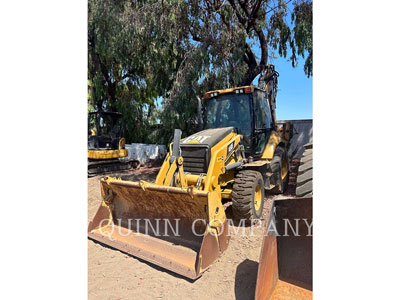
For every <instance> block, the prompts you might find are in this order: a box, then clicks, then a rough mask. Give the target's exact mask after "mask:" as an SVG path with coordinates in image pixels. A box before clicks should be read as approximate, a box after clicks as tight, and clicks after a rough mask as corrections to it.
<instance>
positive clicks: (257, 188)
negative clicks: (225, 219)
mask: <svg viewBox="0 0 400 300" xmlns="http://www.w3.org/2000/svg"><path fill="white" fill-rule="evenodd" d="M263 207H264V180H263V178H262V175H261V173H260V172H257V171H253V170H243V171H239V172H238V173H237V174H236V176H235V181H234V183H233V191H232V209H233V215H234V216H235V217H236V218H238V219H246V220H253V219H259V218H260V217H261V215H262V211H263Z"/></svg>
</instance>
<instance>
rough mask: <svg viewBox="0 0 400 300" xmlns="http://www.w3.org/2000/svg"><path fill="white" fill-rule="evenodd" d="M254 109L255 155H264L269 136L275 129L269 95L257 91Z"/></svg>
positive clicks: (254, 96) (254, 98)
mask: <svg viewBox="0 0 400 300" xmlns="http://www.w3.org/2000/svg"><path fill="white" fill-rule="evenodd" d="M253 107H254V135H253V155H254V156H255V157H257V156H260V155H262V153H263V152H264V149H265V146H266V144H267V142H268V139H269V135H270V134H271V131H272V129H273V126H272V116H271V111H270V109H269V103H268V99H267V93H266V92H264V91H260V90H255V91H254V93H253Z"/></svg>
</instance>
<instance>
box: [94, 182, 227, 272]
mask: <svg viewBox="0 0 400 300" xmlns="http://www.w3.org/2000/svg"><path fill="white" fill-rule="evenodd" d="M101 192H102V197H103V202H102V204H101V205H100V208H99V210H98V211H97V213H96V215H95V217H94V219H93V220H92V221H91V222H90V224H89V228H88V232H89V233H88V235H89V237H90V238H92V239H94V240H97V241H99V242H101V243H103V244H106V245H108V246H111V247H113V248H116V249H118V250H120V251H123V252H126V253H129V254H131V255H133V256H136V257H139V258H141V259H143V260H145V261H148V262H150V263H153V264H155V265H158V266H160V267H163V268H166V269H168V270H171V271H173V272H175V273H178V274H180V275H183V276H185V277H189V278H191V279H195V278H197V277H199V276H200V275H201V273H202V272H203V271H204V270H205V269H206V268H207V267H208V266H209V265H211V264H212V263H213V262H214V261H215V260H216V259H217V257H218V256H219V254H220V253H221V252H223V251H225V250H226V248H227V246H228V242H229V236H228V235H227V233H228V223H227V221H226V218H225V213H224V211H223V207H222V206H221V207H219V206H220V204H219V203H220V201H219V199H218V194H217V193H216V192H204V191H196V190H193V188H190V187H189V188H187V189H182V188H177V187H168V186H160V185H156V184H151V183H147V182H143V181H141V182H132V181H122V180H120V179H116V178H103V179H102V180H101ZM221 210H222V214H223V215H222V216H223V218H220V219H219V222H215V221H213V220H210V216H212V217H213V216H215V212H217V213H219V214H218V216H221ZM216 224H217V225H216Z"/></svg>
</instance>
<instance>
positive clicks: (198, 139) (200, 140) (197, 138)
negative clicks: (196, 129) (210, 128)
mask: <svg viewBox="0 0 400 300" xmlns="http://www.w3.org/2000/svg"><path fill="white" fill-rule="evenodd" d="M209 137H210V136H201V135H192V136H189V137H187V138H186V139H184V140H183V142H182V143H183V144H192V143H197V144H202V143H203V142H204V141H205V140H206V139H208V138H209Z"/></svg>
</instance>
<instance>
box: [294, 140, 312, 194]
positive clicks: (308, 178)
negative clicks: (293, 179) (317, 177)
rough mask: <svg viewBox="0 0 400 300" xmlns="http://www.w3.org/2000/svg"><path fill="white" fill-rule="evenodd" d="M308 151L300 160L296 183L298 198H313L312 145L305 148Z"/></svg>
mask: <svg viewBox="0 0 400 300" xmlns="http://www.w3.org/2000/svg"><path fill="white" fill-rule="evenodd" d="M305 148H306V150H305V151H304V153H303V156H302V158H301V160H300V166H299V172H298V175H297V183H296V196H297V197H312V195H313V161H312V144H307V145H306V146H305Z"/></svg>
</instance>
